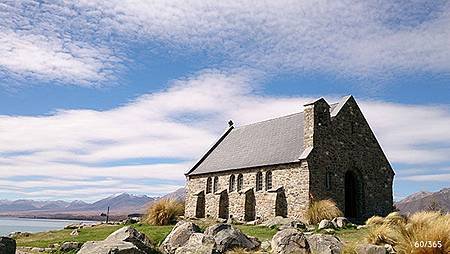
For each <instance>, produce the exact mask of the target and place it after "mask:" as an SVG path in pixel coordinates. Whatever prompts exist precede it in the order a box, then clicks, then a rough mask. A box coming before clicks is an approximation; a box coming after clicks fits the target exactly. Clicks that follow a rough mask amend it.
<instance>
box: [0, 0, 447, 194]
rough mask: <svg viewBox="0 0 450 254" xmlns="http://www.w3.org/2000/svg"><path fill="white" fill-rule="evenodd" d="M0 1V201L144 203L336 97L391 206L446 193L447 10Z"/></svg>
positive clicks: (442, 4)
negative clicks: (390, 172)
mask: <svg viewBox="0 0 450 254" xmlns="http://www.w3.org/2000/svg"><path fill="white" fill-rule="evenodd" d="M393 2H394V1H388V0H366V1H337V0H333V1H320V0H316V1H288V0H286V1H285V0H280V1H232V0H230V1H208V0H199V1H195V0H172V1H143V0H142V1H141V0H120V1H119V0H117V1H115V0H109V1H102V0H88V1H87V0H78V1H42V0H41V1H34V0H29V1H25V0H16V1H8V0H0V24H1V25H0V199H39V200H55V199H61V200H68V201H69V200H80V199H81V200H85V201H93V200H97V199H100V198H103V197H105V196H108V195H111V194H116V193H121V192H128V193H133V194H139V195H141V194H145V195H149V196H159V195H162V194H165V193H168V192H171V191H174V190H176V189H178V188H180V187H182V186H184V183H185V177H184V173H185V172H186V171H187V170H188V169H189V168H190V167H191V166H192V165H193V163H194V162H195V161H196V160H197V159H198V158H199V157H200V156H201V155H202V154H203V153H204V152H205V151H206V150H207V148H208V147H209V146H210V145H211V144H212V143H213V142H214V141H215V140H216V139H217V138H218V136H219V135H220V134H221V133H222V132H223V131H224V130H225V128H226V127H227V122H228V121H229V120H230V119H232V120H233V122H235V124H236V125H237V126H239V125H244V124H249V123H253V122H256V121H260V120H265V119H270V118H273V117H277V116H280V115H285V114H290V113H295V112H300V111H302V108H303V105H304V104H305V103H306V102H309V101H311V100H313V99H315V98H319V97H324V98H325V99H326V100H327V101H328V102H329V103H333V102H336V101H338V100H339V99H340V98H341V97H342V96H345V95H348V94H351V95H353V96H354V97H355V98H356V100H357V102H358V103H359V105H360V107H361V110H362V111H363V112H364V114H365V116H366V118H367V121H368V122H369V124H370V126H371V128H372V129H373V131H374V133H375V135H376V136H377V138H378V140H379V142H380V144H381V146H382V147H383V149H384V151H385V153H386V155H387V157H388V159H389V160H390V162H391V164H392V166H393V168H394V170H395V172H396V176H395V181H394V198H395V199H396V200H398V199H401V198H404V197H406V196H407V195H409V194H411V193H413V192H417V191H422V190H426V191H436V190H439V189H441V188H444V187H450V103H449V99H450V29H449V27H450V2H449V1H435V0H430V1H426V0H423V1H419V0H412V1H406V0H400V1H395V3H393Z"/></svg>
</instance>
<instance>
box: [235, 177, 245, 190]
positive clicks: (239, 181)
mask: <svg viewBox="0 0 450 254" xmlns="http://www.w3.org/2000/svg"><path fill="white" fill-rule="evenodd" d="M243 185H244V176H243V175H242V174H239V175H238V178H237V190H238V191H240V190H242V186H243Z"/></svg>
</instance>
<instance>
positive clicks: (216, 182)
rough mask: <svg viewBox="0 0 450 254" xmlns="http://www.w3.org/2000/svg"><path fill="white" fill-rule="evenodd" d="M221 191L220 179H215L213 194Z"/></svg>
mask: <svg viewBox="0 0 450 254" xmlns="http://www.w3.org/2000/svg"><path fill="white" fill-rule="evenodd" d="M218 189H219V177H217V176H216V177H214V184H213V192H214V193H216V192H217V190H218Z"/></svg>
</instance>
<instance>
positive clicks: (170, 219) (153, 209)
mask: <svg viewBox="0 0 450 254" xmlns="http://www.w3.org/2000/svg"><path fill="white" fill-rule="evenodd" d="M183 214H184V203H183V202H180V201H177V200H174V199H160V200H158V201H156V202H155V203H153V204H152V205H151V206H150V207H149V208H148V210H147V214H146V217H145V221H146V222H147V223H149V224H152V225H158V226H162V225H169V224H173V223H175V222H176V220H177V217H178V216H181V215H183Z"/></svg>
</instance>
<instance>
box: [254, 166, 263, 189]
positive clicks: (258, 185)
mask: <svg viewBox="0 0 450 254" xmlns="http://www.w3.org/2000/svg"><path fill="white" fill-rule="evenodd" d="M255 187H256V188H255V189H256V191H261V190H262V189H263V174H262V172H261V171H259V172H257V173H256V186H255Z"/></svg>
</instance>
